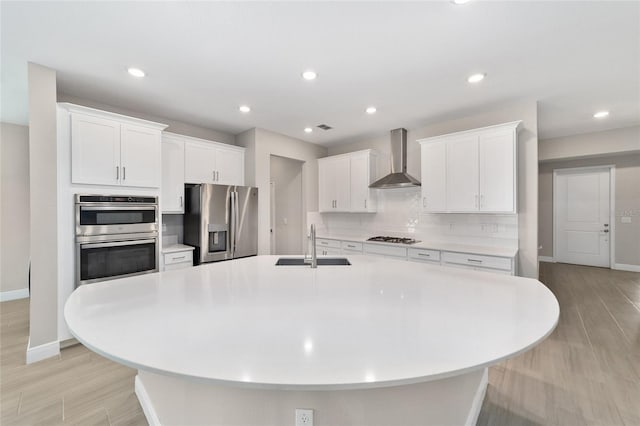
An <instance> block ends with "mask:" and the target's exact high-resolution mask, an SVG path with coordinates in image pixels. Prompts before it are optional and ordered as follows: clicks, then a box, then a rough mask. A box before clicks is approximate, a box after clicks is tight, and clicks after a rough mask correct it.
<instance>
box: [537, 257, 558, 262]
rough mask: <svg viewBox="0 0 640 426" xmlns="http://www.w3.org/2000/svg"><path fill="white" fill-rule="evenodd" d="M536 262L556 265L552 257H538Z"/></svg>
mask: <svg viewBox="0 0 640 426" xmlns="http://www.w3.org/2000/svg"><path fill="white" fill-rule="evenodd" d="M538 262H550V263H556V261H555V259H554V258H553V256H538Z"/></svg>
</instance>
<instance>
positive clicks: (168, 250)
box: [162, 244, 195, 254]
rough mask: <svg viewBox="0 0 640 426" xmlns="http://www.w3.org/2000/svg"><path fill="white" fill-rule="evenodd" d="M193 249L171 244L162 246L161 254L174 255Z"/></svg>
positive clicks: (183, 245)
mask: <svg viewBox="0 0 640 426" xmlns="http://www.w3.org/2000/svg"><path fill="white" fill-rule="evenodd" d="M194 249H195V247H193V246H187V245H185V244H171V245H168V246H163V247H162V253H163V254H167V253H176V252H179V251H187V250H194Z"/></svg>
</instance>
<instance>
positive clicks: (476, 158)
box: [419, 121, 521, 213]
mask: <svg viewBox="0 0 640 426" xmlns="http://www.w3.org/2000/svg"><path fill="white" fill-rule="evenodd" d="M520 123H521V122H520V121H516V122H512V123H505V124H500V125H496V126H490V127H485V128H481V129H474V130H468V131H465V132H459V133H454V134H450V135H443V136H437V137H434V138H428V139H422V140H420V141H419V142H420V144H421V149H422V176H423V178H422V180H423V182H422V207H423V210H424V211H425V212H451V213H462V212H483V213H516V211H517V210H516V176H517V174H516V163H517V157H516V152H517V151H516V149H517V134H518V128H519V126H520Z"/></svg>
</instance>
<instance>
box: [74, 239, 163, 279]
mask: <svg viewBox="0 0 640 426" xmlns="http://www.w3.org/2000/svg"><path fill="white" fill-rule="evenodd" d="M150 237H151V238H141V237H140V236H124V235H123V236H119V238H117V239H112V240H105V239H104V238H102V239H100V240H99V241H91V240H88V241H87V239H85V241H78V242H77V243H76V277H77V278H76V287H77V286H79V285H82V284H90V283H94V282H99V281H106V280H111V279H115V278H122V277H127V276H133V275H140V274H147V273H150V272H157V271H158V237H157V235H151V236H150ZM129 238H131V239H129Z"/></svg>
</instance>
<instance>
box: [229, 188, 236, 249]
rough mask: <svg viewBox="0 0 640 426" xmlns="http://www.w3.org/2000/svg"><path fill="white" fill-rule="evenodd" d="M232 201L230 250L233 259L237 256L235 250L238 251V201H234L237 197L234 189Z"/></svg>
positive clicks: (231, 193) (230, 204)
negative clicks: (236, 211)
mask: <svg viewBox="0 0 640 426" xmlns="http://www.w3.org/2000/svg"><path fill="white" fill-rule="evenodd" d="M229 196H230V197H231V198H230V201H229V207H230V211H229V213H230V216H231V217H230V220H229V222H230V225H231V226H230V231H231V232H230V233H229V250H230V251H231V258H232V259H233V256H235V251H236V222H235V220H236V213H235V210H236V203H235V201H234V199H235V193H234V192H233V191H231V192H230V193H229Z"/></svg>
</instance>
